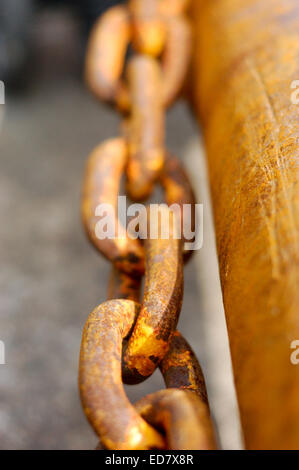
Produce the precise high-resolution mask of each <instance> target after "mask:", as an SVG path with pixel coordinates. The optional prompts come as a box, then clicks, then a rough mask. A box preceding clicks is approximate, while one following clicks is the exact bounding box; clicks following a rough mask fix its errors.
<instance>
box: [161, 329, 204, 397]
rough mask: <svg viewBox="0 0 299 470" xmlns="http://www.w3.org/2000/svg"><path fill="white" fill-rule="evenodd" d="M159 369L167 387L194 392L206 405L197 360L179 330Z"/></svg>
mask: <svg viewBox="0 0 299 470" xmlns="http://www.w3.org/2000/svg"><path fill="white" fill-rule="evenodd" d="M160 370H161V372H162V375H163V377H164V380H165V384H166V387H167V388H179V389H181V390H190V391H193V392H195V393H196V394H197V395H198V396H199V397H200V398H201V400H202V402H204V403H206V404H207V406H208V398H207V390H206V385H205V380H204V376H203V373H202V370H201V367H200V365H199V362H198V360H197V358H196V356H195V354H194V352H193V351H192V349H191V346H190V345H189V344H188V343H187V341H186V340H185V338H184V337H183V336H182V335H181V333H180V332H179V331H176V332H175V333H174V335H173V336H172V338H171V341H170V343H169V350H168V352H167V353H166V355H165V356H164V358H163V360H162V361H161V363H160Z"/></svg>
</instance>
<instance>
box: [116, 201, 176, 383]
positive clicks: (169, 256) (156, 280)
mask: <svg viewBox="0 0 299 470" xmlns="http://www.w3.org/2000/svg"><path fill="white" fill-rule="evenodd" d="M161 212H162V214H163V215H164V220H166V221H167V222H168V220H169V221H170V236H169V239H162V238H161V226H162V223H163V222H162V220H163V218H162V217H161V218H159V220H153V218H151V217H150V216H149V213H148V229H149V227H151V229H153V228H154V229H156V230H157V233H159V237H158V238H157V239H151V238H149V234H148V238H147V239H146V240H145V253H146V270H145V287H144V296H143V302H142V307H141V311H140V315H139V316H138V318H137V321H136V325H135V327H134V330H133V333H132V335H131V337H130V338H129V342H128V346H127V349H126V351H125V353H124V358H123V359H124V379H125V381H126V383H138V382H141V381H142V380H144V379H145V378H146V377H148V376H149V375H151V374H152V373H153V372H154V370H155V368H156V367H157V366H158V364H159V362H160V361H161V359H163V357H164V356H165V354H166V352H167V350H168V347H169V340H170V338H171V336H172V334H173V332H174V331H175V329H176V325H177V322H178V317H179V314H180V310H181V306H182V297H183V269H182V267H183V262H182V248H181V240H179V239H176V238H175V234H176V222H175V216H174V214H173V213H172V212H171V211H169V209H168V208H167V206H165V207H162V210H161Z"/></svg>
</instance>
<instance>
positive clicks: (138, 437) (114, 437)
mask: <svg viewBox="0 0 299 470" xmlns="http://www.w3.org/2000/svg"><path fill="white" fill-rule="evenodd" d="M137 314H138V305H137V304H135V302H132V301H131V300H110V301H107V302H104V303H103V304H102V305H100V306H99V307H97V308H96V309H95V310H94V311H93V312H92V313H91V314H90V315H89V317H88V319H87V322H86V324H85V327H84V331H83V337H82V343H81V352H80V368H79V386H80V395H81V400H82V405H83V408H84V411H85V414H86V416H87V418H88V420H89V422H90V424H91V426H92V427H93V429H94V430H95V432H96V433H97V435H98V436H99V438H100V439H101V442H102V443H103V444H104V446H105V447H106V448H108V449H119V450H121V449H125V450H131V449H151V448H163V447H164V445H165V444H164V440H163V438H162V437H161V435H160V434H159V433H158V432H157V431H156V430H155V429H154V428H152V427H151V426H150V425H149V424H147V423H146V421H144V420H143V419H142V418H141V417H140V416H139V414H138V413H137V411H136V410H135V409H134V407H133V406H132V405H131V403H130V402H129V400H128V398H127V396H126V394H125V391H124V387H123V384H122V380H121V351H122V340H123V339H124V338H125V337H126V336H127V335H128V334H129V332H130V329H131V328H132V325H133V322H134V319H135V316H136V315H137Z"/></svg>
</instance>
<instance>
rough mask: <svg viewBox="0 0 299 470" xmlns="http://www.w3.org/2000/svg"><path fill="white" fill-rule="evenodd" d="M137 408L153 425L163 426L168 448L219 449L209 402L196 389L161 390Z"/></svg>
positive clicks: (140, 401) (143, 399)
mask: <svg viewBox="0 0 299 470" xmlns="http://www.w3.org/2000/svg"><path fill="white" fill-rule="evenodd" d="M135 408H136V410H137V411H138V413H139V414H140V415H141V416H142V417H143V418H144V419H145V420H146V421H147V422H149V423H150V424H151V425H152V426H154V427H156V428H159V429H163V431H164V433H165V439H166V445H167V448H168V449H174V450H211V449H215V448H216V443H215V438H214V433H213V428H212V424H211V418H210V415H209V411H208V408H207V405H206V403H204V402H202V401H201V400H200V398H199V397H198V396H197V395H196V394H195V393H193V392H190V391H188V390H178V389H174V388H170V389H167V390H160V391H159V392H156V393H153V394H151V395H147V396H146V397H144V398H142V399H141V400H139V401H138V402H137V403H136V404H135Z"/></svg>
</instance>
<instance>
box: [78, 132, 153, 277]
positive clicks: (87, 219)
mask: <svg viewBox="0 0 299 470" xmlns="http://www.w3.org/2000/svg"><path fill="white" fill-rule="evenodd" d="M127 156H128V151H127V146H126V143H125V141H124V140H123V139H121V138H116V139H110V140H107V141H106V142H104V143H103V144H101V145H99V146H98V147H96V148H95V150H93V152H92V153H91V155H90V157H89V159H88V161H87V165H86V171H85V176H84V181H83V188H82V209H81V212H82V220H83V224H84V227H85V230H86V233H87V235H88V237H89V239H90V241H91V242H92V243H93V245H94V246H95V248H97V249H98V250H99V251H100V252H101V253H102V254H103V255H104V256H105V257H106V258H108V259H109V260H110V261H112V262H113V263H114V264H115V266H116V267H117V268H119V269H120V270H122V271H125V272H128V273H130V274H134V275H140V274H142V273H143V271H144V254H143V249H142V246H141V244H140V243H139V242H138V240H133V239H132V238H130V237H129V236H128V235H127V233H126V227H123V226H122V225H121V224H120V223H118V220H117V201H118V199H117V197H118V194H119V186H120V181H121V176H122V173H123V171H124V168H125V165H126V162H127ZM105 204H109V206H110V207H111V208H113V209H114V211H113V213H112V211H111V212H108V214H109V221H110V222H109V224H111V227H114V228H115V233H116V236H115V237H114V238H109V237H108V238H104V239H100V238H99V235H103V234H102V233H100V234H99V233H97V229H96V227H97V224H98V223H100V221H101V220H102V217H103V216H104V215H105V213H101V214H98V213H97V212H96V209H97V207H98V206H99V207H100V205H102V206H101V207H102V208H103V207H105V206H104V205H105ZM105 211H106V209H105ZM108 214H106V217H105V220H106V222H105V223H108V222H107V217H108ZM100 216H101V217H100ZM103 225H105V224H104V223H103ZM118 227H119V229H120V233H119V232H118ZM103 231H104V228H103Z"/></svg>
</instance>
